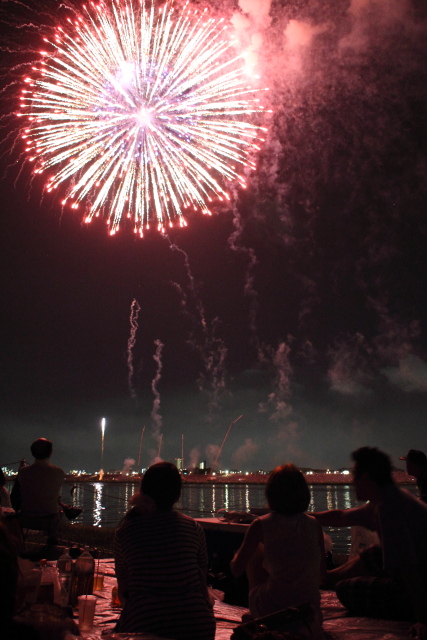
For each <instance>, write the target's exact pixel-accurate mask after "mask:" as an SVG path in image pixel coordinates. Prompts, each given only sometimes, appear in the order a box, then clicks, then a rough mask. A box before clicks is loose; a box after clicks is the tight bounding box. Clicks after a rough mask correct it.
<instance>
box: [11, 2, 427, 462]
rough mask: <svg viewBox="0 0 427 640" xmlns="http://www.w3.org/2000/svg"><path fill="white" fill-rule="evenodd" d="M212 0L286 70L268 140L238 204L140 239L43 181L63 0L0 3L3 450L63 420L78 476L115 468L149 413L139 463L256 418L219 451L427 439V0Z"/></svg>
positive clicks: (302, 450) (232, 453)
mask: <svg viewBox="0 0 427 640" xmlns="http://www.w3.org/2000/svg"><path fill="white" fill-rule="evenodd" d="M212 2H213V4H214V6H215V10H216V11H217V12H220V13H221V14H223V16H224V18H225V19H226V20H227V21H228V22H229V23H230V25H231V29H232V30H233V33H235V35H236V37H237V40H238V42H239V47H240V48H241V50H242V51H243V50H244V52H245V55H246V56H248V57H249V58H250V59H251V60H252V59H253V60H254V61H255V62H257V65H258V66H257V68H258V69H259V73H260V76H261V82H262V86H268V87H269V92H268V93H265V94H263V99H265V100H266V101H267V104H266V106H267V107H268V108H271V110H272V114H271V115H270V116H268V118H266V125H267V126H268V134H267V140H266V142H265V144H263V146H262V149H261V151H260V152H259V154H258V155H257V156H256V158H255V160H256V162H257V169H256V171H253V172H248V175H247V182H248V188H247V189H246V190H242V189H239V188H237V187H236V185H231V186H230V189H229V191H230V197H231V201H230V203H228V202H227V203H214V204H213V209H214V215H212V216H210V217H209V216H199V215H197V214H192V215H190V216H189V219H188V227H187V228H184V229H181V230H179V229H172V230H170V231H169V232H168V235H165V236H162V235H161V234H159V233H157V232H156V231H150V232H147V234H146V235H145V237H144V238H143V239H140V238H137V237H135V235H134V234H133V232H132V230H131V229H124V230H123V231H121V232H119V233H118V234H117V235H115V236H114V237H110V236H109V235H108V233H107V229H106V225H105V222H103V221H102V220H97V221H95V222H93V223H92V224H91V225H85V224H83V223H82V217H83V208H81V210H77V211H73V210H70V209H62V207H61V204H60V202H59V200H60V197H58V195H56V194H55V195H53V194H51V193H46V192H44V191H43V187H44V183H45V182H44V178H43V177H42V176H39V175H37V176H31V173H30V170H31V167H30V164H29V163H28V162H26V163H25V162H24V146H23V144H24V143H23V141H22V140H21V139H20V138H19V137H17V135H16V132H17V127H19V126H20V124H21V122H18V120H19V119H18V118H17V117H16V115H15V114H16V109H17V96H18V93H19V91H20V90H21V88H22V67H21V64H24V63H27V62H28V60H31V59H32V58H31V55H33V54H32V53H31V51H32V50H35V49H37V48H38V47H39V46H40V42H42V37H43V35H44V30H43V28H42V29H40V30H39V29H37V28H36V26H34V25H38V24H40V23H41V21H45V22H47V23H50V24H54V23H56V22H57V21H59V20H61V19H62V18H61V15H62V14H61V9H60V7H59V6H58V3H57V2H56V1H54V0H42V4H40V3H37V4H35V3H34V2H32V1H30V0H28V1H27V0H23V1H22V2H19V3H15V2H11V1H8V2H4V3H2V4H1V7H0V18H1V20H0V24H1V25H2V26H1V27H0V29H1V33H2V37H3V40H4V46H3V49H2V51H1V52H0V57H1V62H2V65H1V67H2V69H3V72H2V73H3V75H2V77H1V84H2V87H3V88H4V92H3V94H2V96H3V100H2V107H1V109H2V113H3V114H4V118H2V127H3V131H4V135H3V136H2V140H3V142H2V144H1V149H0V164H1V170H0V202H1V213H0V341H1V342H0V425H1V431H0V464H6V463H8V462H11V461H18V460H19V459H21V458H23V457H24V458H26V459H27V460H29V461H31V455H30V444H31V442H32V441H33V440H34V439H36V438H38V437H46V438H49V439H51V440H52V441H53V445H54V450H53V457H52V462H53V463H55V464H58V465H59V466H61V467H63V468H64V469H65V470H69V469H73V468H86V469H96V468H100V467H101V458H103V460H102V466H103V468H104V469H111V468H114V469H120V468H123V466H124V465H125V461H126V460H129V459H134V460H138V455H139V452H140V446H141V433H142V429H143V428H144V427H145V431H144V437H143V442H142V449H141V454H140V455H141V458H140V459H141V466H147V465H148V464H150V463H151V462H153V461H154V460H156V459H157V457H158V455H159V451H160V456H161V457H163V458H165V459H167V460H174V459H175V458H176V457H180V456H181V448H182V436H184V458H185V460H186V461H191V462H192V463H196V462H197V461H198V460H201V459H203V460H207V462H208V464H211V463H212V461H213V460H215V459H216V457H217V455H218V450H219V448H220V447H221V444H222V443H223V440H224V437H225V436H226V434H227V430H228V429H229V425H230V424H231V422H232V421H234V420H235V419H236V418H237V417H238V416H240V415H242V418H241V419H240V420H239V421H238V422H237V423H236V424H235V425H234V427H233V428H232V429H231V430H230V432H229V435H228V437H227V439H226V442H225V443H224V446H223V449H222V453H221V456H220V457H219V460H218V465H219V466H220V467H222V468H224V467H229V468H236V467H237V468H239V467H243V466H246V465H247V467H248V468H251V469H257V468H262V469H272V468H274V466H276V465H277V464H281V463H284V462H287V461H292V462H294V463H295V464H297V465H300V466H303V467H314V468H328V467H329V468H341V467H346V466H348V465H349V464H350V453H351V451H352V450H354V449H356V448H358V447H360V446H363V445H370V446H378V447H380V448H381V449H383V450H385V451H386V452H387V453H389V454H390V456H391V458H392V462H393V464H394V465H395V466H398V465H399V457H400V456H402V455H405V454H406V452H407V451H408V449H410V448H416V449H421V450H424V451H427V435H426V433H427V431H426V422H427V305H426V291H427V260H426V246H427V218H426V211H427V162H426V159H427V119H426V117H425V114H426V112H427V66H426V64H425V61H426V59H427V10H426V9H425V8H424V5H422V4H421V3H420V2H418V1H417V0H405V1H402V0H376V1H375V2H373V1H372V0H358V1H356V0H336V2H334V3H331V2H329V0H302V1H300V0H298V1H297V0H290V2H286V3H282V2H280V1H274V0H272V1H271V2H264V1H258V2H254V3H251V6H250V7H249V6H246V5H247V3H244V5H243V3H242V6H241V7H238V6H237V5H235V4H234V2H228V0H223V1H221V3H220V2H218V1H216V0H215V1H214V0H212ZM44 9H46V10H44ZM23 25H26V26H23ZM23 41H25V42H26V43H28V49H29V50H28V51H27V50H24V49H23V48H22V42H23ZM248 47H249V48H248ZM136 304H137V305H138V307H139V311H138V314H137V316H135V310H136ZM103 417H105V420H106V425H105V442H104V452H103V454H102V451H101V420H102V418H103Z"/></svg>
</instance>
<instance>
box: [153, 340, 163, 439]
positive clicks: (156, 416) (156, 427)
mask: <svg viewBox="0 0 427 640" xmlns="http://www.w3.org/2000/svg"><path fill="white" fill-rule="evenodd" d="M154 344H155V345H156V353H155V354H154V356H153V360H154V362H155V363H156V365H157V367H156V373H155V375H154V378H153V380H152V381H151V390H152V392H153V395H154V401H153V409H152V411H151V419H152V421H153V436H154V438H155V440H157V442H158V445H159V450H160V446H161V441H162V437H163V436H162V416H161V414H160V393H159V390H158V388H157V385H158V384H159V382H160V380H161V378H162V368H163V363H162V350H163V347H164V345H163V343H162V342H161V341H160V340H155V341H154Z"/></svg>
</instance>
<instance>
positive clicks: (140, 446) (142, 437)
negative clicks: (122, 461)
mask: <svg viewBox="0 0 427 640" xmlns="http://www.w3.org/2000/svg"><path fill="white" fill-rule="evenodd" d="M144 433H145V426H143V427H142V429H141V437H140V439H139V451H138V462H137V467H138V470H140V465H141V453H142V441H143V439H144Z"/></svg>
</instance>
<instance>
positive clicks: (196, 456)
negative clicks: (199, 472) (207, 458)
mask: <svg viewBox="0 0 427 640" xmlns="http://www.w3.org/2000/svg"><path fill="white" fill-rule="evenodd" d="M188 457H189V459H190V462H189V464H188V465H187V466H188V468H189V469H191V470H192V469H196V467H197V465H198V464H199V460H200V449H199V447H193V448H192V449H191V451H190V453H189V454H188Z"/></svg>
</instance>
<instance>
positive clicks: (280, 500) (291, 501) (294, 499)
mask: <svg viewBox="0 0 427 640" xmlns="http://www.w3.org/2000/svg"><path fill="white" fill-rule="evenodd" d="M265 495H266V498H267V502H268V505H269V507H270V509H272V510H273V511H277V513H282V514H284V515H288V516H291V515H296V514H297V513H302V512H303V511H306V510H307V509H308V505H309V504H310V499H311V496H310V489H309V488H308V485H307V482H306V479H305V478H304V476H303V474H302V473H301V471H300V470H299V469H297V467H296V466H295V465H293V464H285V465H283V466H281V467H276V469H275V470H274V471H273V473H272V474H271V476H270V477H269V479H268V482H267V487H266V489H265Z"/></svg>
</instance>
